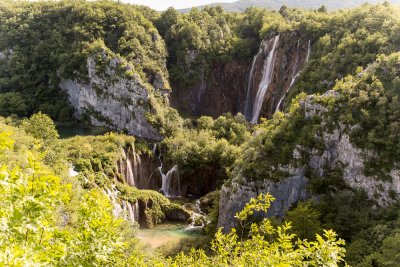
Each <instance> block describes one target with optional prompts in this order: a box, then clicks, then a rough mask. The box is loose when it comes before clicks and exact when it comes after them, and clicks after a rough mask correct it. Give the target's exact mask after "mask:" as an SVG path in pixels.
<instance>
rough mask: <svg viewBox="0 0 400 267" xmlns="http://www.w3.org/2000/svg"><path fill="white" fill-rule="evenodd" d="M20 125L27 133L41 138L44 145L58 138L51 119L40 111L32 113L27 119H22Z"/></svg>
mask: <svg viewBox="0 0 400 267" xmlns="http://www.w3.org/2000/svg"><path fill="white" fill-rule="evenodd" d="M21 126H22V128H23V129H24V130H25V132H26V133H27V134H29V135H31V136H33V137H34V138H36V139H39V140H42V141H43V142H44V144H45V145H50V144H51V143H54V142H55V141H56V140H57V139H58V138H59V135H58V132H57V130H56V127H55V125H54V122H53V121H52V119H50V117H49V116H47V115H46V114H43V113H41V112H39V113H36V114H34V115H32V116H31V117H30V118H29V119H26V120H23V121H22V124H21Z"/></svg>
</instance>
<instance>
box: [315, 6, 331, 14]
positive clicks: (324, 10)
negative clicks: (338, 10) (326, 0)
mask: <svg viewBox="0 0 400 267" xmlns="http://www.w3.org/2000/svg"><path fill="white" fill-rule="evenodd" d="M317 11H318V12H321V13H328V9H327V8H326V6H321V7H320V8H318V9H317Z"/></svg>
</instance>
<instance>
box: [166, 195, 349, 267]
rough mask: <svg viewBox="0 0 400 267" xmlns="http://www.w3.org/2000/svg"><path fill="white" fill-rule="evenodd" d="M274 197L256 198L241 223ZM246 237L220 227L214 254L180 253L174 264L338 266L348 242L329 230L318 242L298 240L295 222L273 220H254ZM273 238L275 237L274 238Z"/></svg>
mask: <svg viewBox="0 0 400 267" xmlns="http://www.w3.org/2000/svg"><path fill="white" fill-rule="evenodd" d="M273 200H274V198H273V197H272V196H271V195H270V194H265V195H263V194H261V195H259V196H258V197H257V198H253V199H251V200H250V202H249V203H248V204H247V205H246V206H245V208H244V209H243V211H241V212H240V213H238V214H237V215H236V218H237V219H238V220H239V223H241V224H242V225H244V224H246V223H245V221H246V220H247V219H248V217H249V216H251V215H253V214H254V212H256V211H263V212H267V211H268V209H269V207H270V206H271V202H272V201H273ZM250 229H251V230H250V232H249V234H248V236H247V238H246V239H244V240H242V238H241V237H239V236H238V234H237V233H236V230H235V229H233V230H232V231H231V232H230V233H229V234H223V233H222V230H221V229H219V230H218V232H217V233H216V235H215V239H214V240H213V242H212V250H213V252H214V255H213V256H211V257H209V256H207V255H206V254H205V252H204V251H202V250H193V251H192V252H191V254H189V255H184V254H180V255H179V256H177V257H176V258H175V260H174V261H172V260H170V265H171V266H338V265H339V264H343V265H347V264H346V263H345V261H344V255H345V252H346V250H345V249H344V247H343V246H344V241H343V240H341V239H338V237H337V235H336V234H335V233H334V232H333V231H331V230H329V231H324V234H323V235H322V236H321V235H316V241H313V242H310V241H307V240H300V239H298V238H297V239H296V235H295V234H292V233H291V232H290V229H291V224H290V223H285V224H284V225H282V226H278V227H274V226H273V225H272V223H271V221H270V220H269V219H267V218H266V219H263V220H262V221H261V222H260V223H259V224H257V223H252V224H251V226H250ZM271 237H272V238H271Z"/></svg>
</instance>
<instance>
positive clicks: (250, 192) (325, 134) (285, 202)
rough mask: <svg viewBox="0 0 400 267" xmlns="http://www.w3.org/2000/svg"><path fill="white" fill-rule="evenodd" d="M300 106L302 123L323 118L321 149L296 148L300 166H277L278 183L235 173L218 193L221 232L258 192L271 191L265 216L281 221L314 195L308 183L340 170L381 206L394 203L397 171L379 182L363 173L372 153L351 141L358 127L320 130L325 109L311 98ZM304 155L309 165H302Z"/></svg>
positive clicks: (348, 182) (399, 180) (294, 153)
mask: <svg viewBox="0 0 400 267" xmlns="http://www.w3.org/2000/svg"><path fill="white" fill-rule="evenodd" d="M325 96H328V97H333V98H336V97H339V93H338V92H335V91H328V92H327V93H326V94H325ZM300 105H301V109H302V112H303V116H304V118H305V119H307V120H312V119H313V118H314V117H316V116H317V117H320V118H322V123H321V125H322V128H321V129H322V130H321V131H319V132H318V134H315V136H314V138H315V140H318V141H319V142H320V144H321V145H322V147H304V146H300V145H297V146H295V148H294V149H293V151H292V157H293V160H294V162H296V161H297V163H298V164H289V165H285V166H282V165H278V166H276V167H275V169H276V170H277V171H278V170H279V171H284V172H285V173H287V176H286V178H283V179H281V180H280V181H271V180H258V181H249V180H248V179H246V177H245V176H244V175H243V174H242V173H241V172H240V171H239V172H238V174H237V175H236V177H234V178H233V179H232V181H231V182H230V183H229V185H225V186H223V188H222V190H221V198H220V204H219V205H220V207H219V219H218V225H219V227H224V229H225V231H228V230H229V229H230V228H232V227H234V226H235V224H236V222H235V220H234V216H235V214H236V212H239V211H240V210H242V209H243V207H244V205H245V204H246V203H247V202H248V200H249V199H250V198H252V197H255V196H257V195H258V194H260V193H267V192H269V193H271V194H272V195H273V196H274V197H275V198H276V200H275V201H274V202H273V203H272V206H271V209H270V211H269V214H268V216H278V217H281V216H283V215H284V213H285V212H286V211H287V210H288V209H289V208H291V206H292V205H293V204H295V203H297V202H298V201H301V200H305V199H307V198H309V197H313V196H316V195H314V194H313V192H311V191H310V188H309V186H308V185H309V181H310V180H311V179H325V178H326V177H329V175H330V174H331V173H332V172H333V171H334V170H338V169H339V170H340V172H341V175H342V179H343V182H344V183H345V184H346V185H347V186H349V187H350V188H352V189H356V190H363V191H365V193H366V194H367V196H368V197H369V198H370V199H372V200H374V201H375V203H376V204H377V205H379V206H388V205H389V204H392V203H394V201H395V199H394V198H393V196H396V195H399V194H400V172H399V170H398V169H396V168H393V169H392V170H391V171H390V172H389V173H388V176H389V177H390V179H379V178H378V177H372V176H367V175H366V174H365V172H364V167H365V162H366V160H367V159H368V158H369V157H371V156H373V155H374V154H375V153H376V152H375V151H371V150H367V149H361V148H358V147H357V146H355V145H354V144H352V143H351V140H350V134H351V132H352V130H354V129H355V128H356V127H357V125H345V124H343V123H338V124H335V125H337V127H336V128H334V129H333V130H332V129H329V127H324V126H325V125H326V124H327V122H328V121H330V120H331V119H332V118H329V117H326V116H325V115H324V113H325V111H326V108H325V107H324V105H322V104H321V103H318V101H315V97H314V96H308V97H307V98H306V99H305V100H304V101H301V102H300ZM305 154H306V155H307V157H305V158H306V159H307V161H306V162H305V164H304V163H303V164H302V163H301V162H304V157H303V155H305ZM306 170H307V171H306ZM310 173H313V174H314V175H313V177H309V174H310Z"/></svg>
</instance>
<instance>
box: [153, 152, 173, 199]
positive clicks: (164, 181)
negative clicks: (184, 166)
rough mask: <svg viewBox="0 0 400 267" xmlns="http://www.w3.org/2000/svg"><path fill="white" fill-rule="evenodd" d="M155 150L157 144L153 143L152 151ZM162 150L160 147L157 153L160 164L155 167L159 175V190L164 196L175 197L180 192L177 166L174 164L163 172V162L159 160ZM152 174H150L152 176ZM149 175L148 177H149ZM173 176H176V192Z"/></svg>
mask: <svg viewBox="0 0 400 267" xmlns="http://www.w3.org/2000/svg"><path fill="white" fill-rule="evenodd" d="M156 152H157V145H156V144H154V146H153V153H154V154H156ZM161 156H162V152H161V149H160V151H159V154H158V160H159V161H160V166H159V167H158V168H157V170H158V172H159V173H160V175H161V188H160V189H161V190H162V192H163V193H164V195H165V196H166V197H176V196H178V194H179V192H180V179H179V172H178V166H177V165H174V166H173V167H172V168H171V169H170V170H169V171H168V172H167V173H163V162H162V160H161ZM152 175H153V174H151V176H152ZM151 176H150V178H151ZM174 177H177V181H176V182H177V184H178V188H177V190H178V194H177V193H176V192H173V191H174V188H173V184H174Z"/></svg>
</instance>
